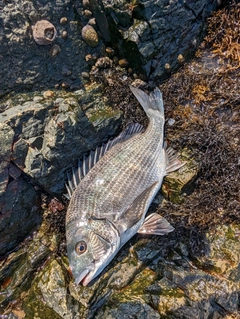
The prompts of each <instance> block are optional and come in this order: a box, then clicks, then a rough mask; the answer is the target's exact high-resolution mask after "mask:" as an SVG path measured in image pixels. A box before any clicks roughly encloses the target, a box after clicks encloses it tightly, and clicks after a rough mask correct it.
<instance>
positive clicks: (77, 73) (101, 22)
mask: <svg viewBox="0 0 240 319" xmlns="http://www.w3.org/2000/svg"><path fill="white" fill-rule="evenodd" d="M217 5H218V1H217V0H216V1H211V2H209V1H207V0H204V1H202V0H198V1H194V2H192V1H190V2H188V3H186V2H182V1H177V0H176V1H171V2H168V1H167V2H166V1H142V2H140V1H139V2H138V1H134V2H133V3H129V2H128V1H118V2H117V3H116V2H115V1H96V0H92V1H89V3H88V4H85V3H84V2H82V1H78V0H75V1H70V0H62V1H57V0H54V1H51V2H48V3H45V2H44V1H43V2H41V1H40V2H39V1H36V0H34V1H28V0H24V1H22V2H19V1H17V0H16V1H11V2H9V1H2V2H1V3H0V9H1V10H0V40H1V47H0V55H1V56H2V59H1V62H0V65H1V67H0V96H2V95H4V94H6V93H9V92H12V91H13V90H14V91H20V92H22V91H26V90H39V89H46V88H48V87H53V86H56V87H64V88H69V89H71V90H76V89H79V88H82V84H83V78H82V75H81V74H82V73H83V72H88V71H89V64H88V63H87V61H86V59H85V56H87V55H89V54H95V55H97V56H98V57H101V56H102V55H104V48H105V45H109V44H110V43H111V46H113V47H114V49H115V54H116V55H117V56H118V58H120V59H122V58H124V59H126V60H127V61H128V63H129V67H130V68H132V69H133V70H134V72H137V73H141V74H142V76H143V77H147V78H149V79H151V80H154V81H156V80H157V81H159V80H162V79H163V78H164V77H166V75H167V74H169V72H171V71H174V70H176V69H177V68H178V67H179V66H180V65H181V59H178V56H179V55H181V56H182V57H183V60H184V59H188V58H189V57H191V56H192V54H193V52H194V51H195V50H196V48H197V46H198V44H199V43H200V41H201V39H202V37H203V35H204V33H205V28H206V18H207V17H208V16H209V15H210V13H211V11H213V10H215V9H216V8H217ZM83 28H86V29H87V31H89V32H88V33H87V35H86V36H85V32H84V35H83V34H82V35H81V33H82V30H83ZM95 29H96V31H95ZM90 31H92V32H90ZM179 61H180V63H179ZM167 64H168V65H169V67H168V68H167V67H166V65H167ZM9 70H11V72H9ZM66 70H67V72H66Z"/></svg>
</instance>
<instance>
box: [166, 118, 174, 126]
mask: <svg viewBox="0 0 240 319" xmlns="http://www.w3.org/2000/svg"><path fill="white" fill-rule="evenodd" d="M174 123H175V120H174V119H172V118H171V119H169V120H168V125H170V126H171V125H173V124H174Z"/></svg>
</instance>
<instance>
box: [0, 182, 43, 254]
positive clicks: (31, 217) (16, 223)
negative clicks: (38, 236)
mask: <svg viewBox="0 0 240 319" xmlns="http://www.w3.org/2000/svg"><path fill="white" fill-rule="evenodd" d="M39 203H40V202H39V196H38V195H37V194H36V192H35V191H34V189H33V187H32V186H31V185H30V184H28V183H27V182H26V181H25V180H23V179H22V178H21V177H19V178H17V179H15V180H12V181H9V182H8V186H7V188H6V191H5V192H4V193H3V194H2V195H1V196H0V206H1V214H0V232H1V242H0V251H1V255H4V254H5V253H7V252H8V251H11V250H12V249H13V248H15V247H16V246H17V245H18V243H19V242H20V241H21V240H23V239H24V238H25V237H26V236H27V235H29V234H30V233H31V232H32V231H33V229H34V228H35V227H36V226H37V225H38V224H39V223H40V221H41V209H40V207H39Z"/></svg>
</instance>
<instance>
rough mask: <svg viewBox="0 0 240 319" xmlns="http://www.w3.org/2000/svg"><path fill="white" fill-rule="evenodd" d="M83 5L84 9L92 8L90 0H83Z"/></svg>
mask: <svg viewBox="0 0 240 319" xmlns="http://www.w3.org/2000/svg"><path fill="white" fill-rule="evenodd" d="M82 5H83V6H84V8H89V6H90V3H89V0H83V1H82Z"/></svg>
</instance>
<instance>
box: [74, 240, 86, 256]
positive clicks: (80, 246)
mask: <svg viewBox="0 0 240 319" xmlns="http://www.w3.org/2000/svg"><path fill="white" fill-rule="evenodd" d="M86 250H87V244H86V243H85V241H79V242H78V243H77V244H76V246H75V251H76V253H77V254H78V255H82V254H83V253H85V251H86Z"/></svg>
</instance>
